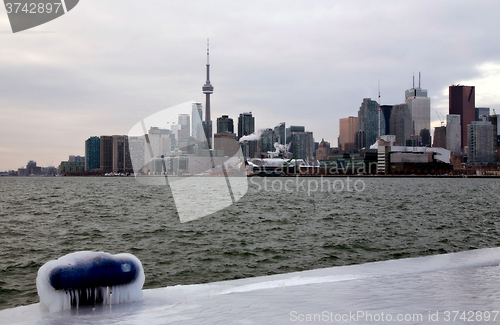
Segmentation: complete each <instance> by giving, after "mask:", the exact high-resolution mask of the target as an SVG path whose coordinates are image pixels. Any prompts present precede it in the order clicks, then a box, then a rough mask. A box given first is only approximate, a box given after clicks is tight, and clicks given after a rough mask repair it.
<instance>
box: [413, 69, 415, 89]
mask: <svg viewBox="0 0 500 325" xmlns="http://www.w3.org/2000/svg"><path fill="white" fill-rule="evenodd" d="M413 89H415V72H413Z"/></svg>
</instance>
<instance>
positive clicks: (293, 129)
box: [285, 125, 306, 144]
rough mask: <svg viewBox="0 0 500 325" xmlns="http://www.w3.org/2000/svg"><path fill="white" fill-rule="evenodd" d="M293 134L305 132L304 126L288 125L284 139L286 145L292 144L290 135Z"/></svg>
mask: <svg viewBox="0 0 500 325" xmlns="http://www.w3.org/2000/svg"><path fill="white" fill-rule="evenodd" d="M293 132H306V127H305V126H298V125H290V127H288V128H286V130H285V137H286V143H287V144H288V143H290V142H292V133H293Z"/></svg>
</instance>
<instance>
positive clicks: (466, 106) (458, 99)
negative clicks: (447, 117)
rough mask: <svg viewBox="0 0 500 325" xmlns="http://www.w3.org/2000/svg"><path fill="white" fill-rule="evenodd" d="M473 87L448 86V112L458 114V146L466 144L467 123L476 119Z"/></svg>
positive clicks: (462, 146)
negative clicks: (459, 138) (459, 139)
mask: <svg viewBox="0 0 500 325" xmlns="http://www.w3.org/2000/svg"><path fill="white" fill-rule="evenodd" d="M475 93H476V91H475V87H474V86H462V85H452V86H450V87H449V113H450V114H454V115H460V137H461V144H460V148H461V149H463V148H464V147H466V146H467V125H469V124H471V123H472V121H475V120H476V116H475V115H476V106H475V103H476V100H475Z"/></svg>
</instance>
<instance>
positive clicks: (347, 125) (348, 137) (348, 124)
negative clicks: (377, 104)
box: [339, 116, 358, 151]
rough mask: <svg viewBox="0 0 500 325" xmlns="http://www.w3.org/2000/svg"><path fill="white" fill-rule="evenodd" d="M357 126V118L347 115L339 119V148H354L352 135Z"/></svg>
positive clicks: (346, 149)
mask: <svg viewBox="0 0 500 325" xmlns="http://www.w3.org/2000/svg"><path fill="white" fill-rule="evenodd" d="M357 128H358V118H357V117H354V116H349V117H346V118H341V119H340V120H339V150H340V149H341V150H343V151H349V150H353V149H354V135H355V134H356V131H357Z"/></svg>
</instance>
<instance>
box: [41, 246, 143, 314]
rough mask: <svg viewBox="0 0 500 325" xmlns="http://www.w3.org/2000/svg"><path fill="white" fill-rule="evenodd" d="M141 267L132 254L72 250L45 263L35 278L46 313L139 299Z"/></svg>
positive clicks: (140, 296)
mask: <svg viewBox="0 0 500 325" xmlns="http://www.w3.org/2000/svg"><path fill="white" fill-rule="evenodd" d="M144 280H145V277H144V270H143V269H142V264H141V261H139V259H138V258H137V257H135V256H134V255H132V254H126V253H123V254H116V255H111V254H109V253H104V252H76V253H71V254H68V255H65V256H62V257H60V258H58V259H57V260H52V261H49V262H47V263H45V264H44V265H43V266H42V267H41V268H40V269H39V270H38V276H37V278H36V288H37V291H38V295H39V296H40V302H41V303H42V304H44V305H45V306H47V307H48V309H49V311H50V312H57V311H60V310H65V309H71V308H72V307H77V308H78V306H82V305H91V306H93V305H103V304H104V305H106V304H120V303H125V302H135V301H141V300H142V286H143V285H144Z"/></svg>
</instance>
